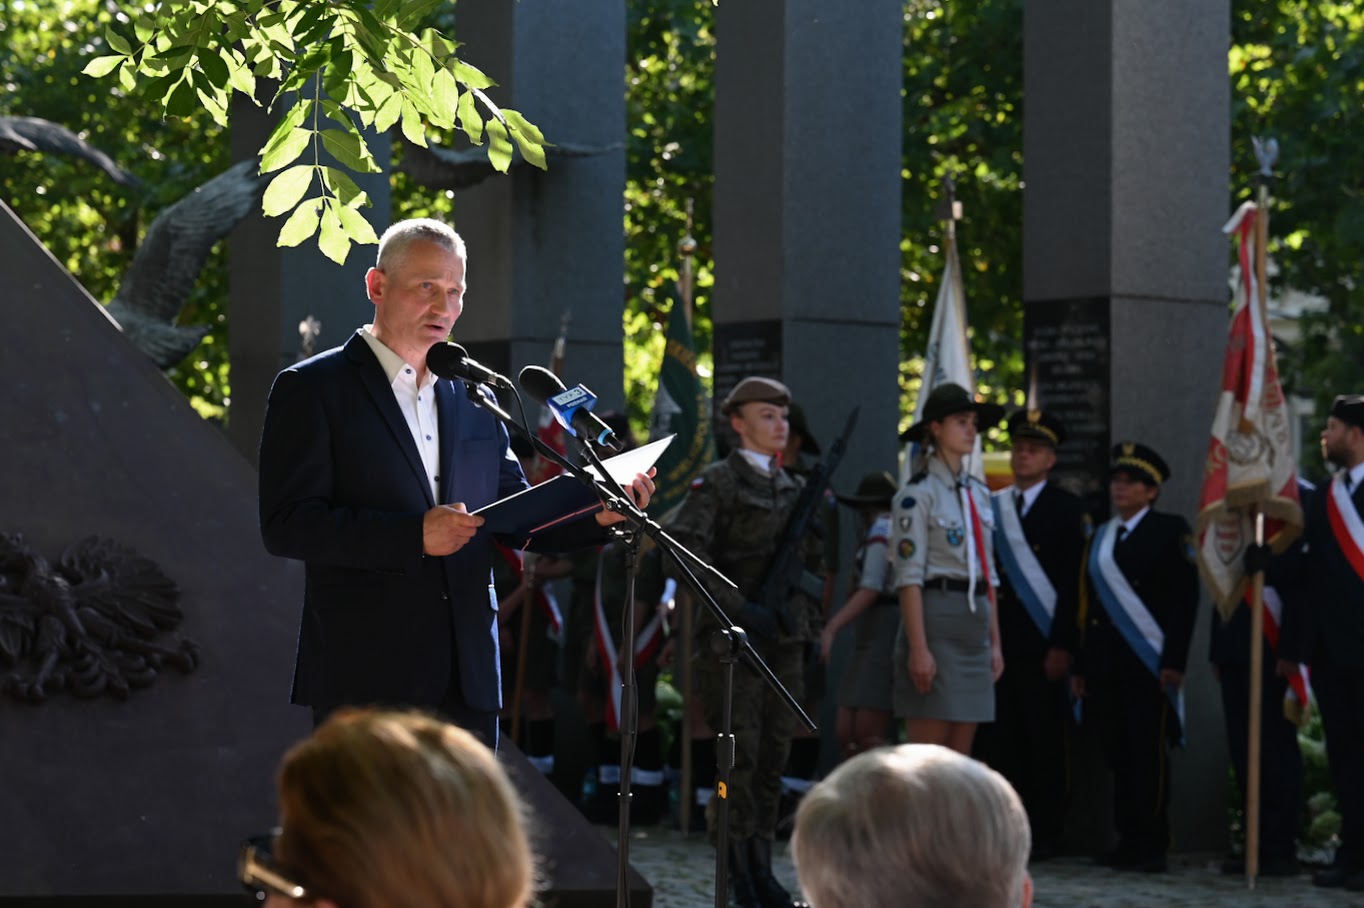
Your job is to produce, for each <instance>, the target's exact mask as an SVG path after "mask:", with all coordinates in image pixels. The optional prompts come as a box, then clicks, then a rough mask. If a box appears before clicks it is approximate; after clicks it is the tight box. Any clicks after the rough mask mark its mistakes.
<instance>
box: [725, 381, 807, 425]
mask: <svg viewBox="0 0 1364 908" xmlns="http://www.w3.org/2000/svg"><path fill="white" fill-rule="evenodd" d="M754 401H762V402H763V403H769V404H776V405H777V406H779V407H785V406H789V405H790V403H791V389H790V388H788V387H786V385H783V384H782V383H781V382H779V381H777V380H776V379H775V378H764V377H763V376H761V375H750V376H749V377H748V378H745V379H744V380H743V381H741V382H739V383H738V384H737V385H735V386H734V390H732V391H730V392H729V394H727V395H726V396H725V399H724V401H723V402H721V404H720V412H721V413H723V414H724V415H726V416H732V415H733V414H734V411H735V409H737V408H738V407H739V406H740V405H741V404H750V403H753V402H754Z"/></svg>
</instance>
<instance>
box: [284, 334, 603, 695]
mask: <svg viewBox="0 0 1364 908" xmlns="http://www.w3.org/2000/svg"><path fill="white" fill-rule="evenodd" d="M435 391H436V404H437V409H438V412H439V417H438V425H439V429H440V467H439V469H440V473H439V476H440V489H439V490H440V495H439V502H437V501H434V500H433V499H432V497H431V486H430V482H429V481H428V479H427V477H426V471H425V469H424V467H423V466H422V461H421V457H420V455H419V454H418V452H417V448H416V444H415V443H414V442H413V440H412V434H411V431H410V430H409V429H408V426H407V422H406V421H405V420H404V418H403V415H402V412H401V410H400V409H399V406H398V403H397V401H396V400H395V399H394V396H393V390H392V388H391V387H390V385H389V382H388V378H387V376H386V375H385V374H384V370H383V368H382V367H381V366H380V364H379V361H378V359H377V358H376V357H375V356H374V353H373V351H372V350H370V349H369V346H368V345H367V344H366V342H365V340H364V338H362V337H361V336H360V335H359V334H356V335H353V336H352V337H351V338H350V340H349V341H347V342H346V344H345V345H344V346H342V347H338V348H336V349H333V350H328V351H326V352H324V353H321V354H319V355H317V356H315V357H313V358H312V359H309V360H307V361H305V362H302V363H299V364H298V365H296V366H294V367H292V368H289V369H286V370H284V371H283V372H281V373H280V374H279V375H278V376H277V377H276V378H275V383H274V386H273V387H272V388H271V390H270V402H269V407H268V409H267V411H266V416H265V428H264V432H263V434H262V437H261V448H260V524H261V535H262V538H263V539H264V541H265V547H266V549H267V550H268V551H269V552H270V553H271V554H273V555H279V556H282V557H286V558H296V559H299V560H301V561H303V562H304V564H305V566H306V586H305V589H304V599H303V618H302V626H301V628H300V631H299V639H298V661H297V663H296V665H295V671H294V688H293V701H294V702H295V703H299V704H306V705H311V706H315V707H327V708H332V707H336V706H341V705H348V704H370V703H376V704H384V705H402V706H408V705H410V706H418V707H435V706H438V705H440V704H441V703H442V702H443V701H444V699H445V697H446V694H447V692H448V691H449V690H450V688H451V685H450V681H451V678H452V673H453V672H455V671H457V672H458V680H459V687H460V691H461V694H462V699H463V701H464V703H465V705H466V706H468V707H470V708H472V709H476V710H484V711H492V710H496V709H498V708H499V707H500V706H501V683H500V663H499V656H498V648H497V597H496V595H495V593H494V591H493V587H492V579H491V573H492V558H493V538H492V535H491V534H490V533H488V532H487V531H486V530H484V529H481V530H480V531H479V533H478V535H476V536H475V537H474V538H473V539H472V540H470V541H469V543H467V544H466V545H465V546H464V547H463V548H461V549H460V550H459V551H458V552H456V553H455V554H453V555H450V556H448V557H444V558H434V557H428V556H425V555H423V554H422V519H423V516H424V514H425V513H426V512H427V511H428V510H429V509H430V508H432V507H434V506H435V505H436V504H437V503H441V504H451V503H454V502H463V503H464V504H465V505H466V506H467V507H468V509H469V510H470V511H473V510H476V509H478V508H480V507H482V506H483V505H486V504H489V503H491V502H493V501H496V500H498V499H499V498H502V497H505V496H507V495H509V494H512V493H514V492H517V491H519V490H521V489H523V488H525V486H526V480H525V477H524V476H523V475H522V472H521V468H520V466H519V464H518V463H517V461H516V459H515V457H514V456H513V455H512V454H511V453H510V452H509V450H508V444H507V431H506V429H505V428H504V427H503V426H501V425H500V424H499V423H498V422H497V421H496V420H495V419H494V418H493V417H492V416H491V415H490V414H488V413H487V412H485V411H484V410H482V409H480V408H479V407H477V406H476V405H475V404H474V403H472V402H471V401H470V400H468V399H467V397H466V395H465V393H464V391H463V389H462V388H457V387H456V386H455V384H454V383H453V382H450V381H448V380H444V379H442V380H439V381H437V382H436V384H435ZM485 393H486V392H485ZM593 526H595V524H593Z"/></svg>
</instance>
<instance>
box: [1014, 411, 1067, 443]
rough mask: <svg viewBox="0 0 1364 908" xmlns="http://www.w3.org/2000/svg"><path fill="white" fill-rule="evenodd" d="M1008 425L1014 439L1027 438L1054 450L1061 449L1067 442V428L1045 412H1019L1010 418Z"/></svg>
mask: <svg viewBox="0 0 1364 908" xmlns="http://www.w3.org/2000/svg"><path fill="white" fill-rule="evenodd" d="M1007 425H1008V428H1009V437H1010V438H1013V439H1019V438H1027V439H1031V440H1032V441H1040V442H1042V444H1044V445H1051V446H1052V447H1053V448H1059V447H1060V446H1061V442H1063V441H1065V440H1066V427H1065V426H1063V425H1062V424H1061V420H1059V419H1057V418H1056V417H1055V416H1053V415H1052V414H1051V413H1048V412H1047V411H1045V410H1018V411H1016V412H1015V413H1014V414H1013V415H1012V416H1010V417H1009V422H1008V423H1007Z"/></svg>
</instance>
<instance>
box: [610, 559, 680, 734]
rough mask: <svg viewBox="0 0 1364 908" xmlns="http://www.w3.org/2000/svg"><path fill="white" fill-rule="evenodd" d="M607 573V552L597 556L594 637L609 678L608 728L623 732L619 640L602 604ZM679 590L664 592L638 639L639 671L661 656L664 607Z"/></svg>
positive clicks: (672, 584) (667, 588) (671, 587)
mask: <svg viewBox="0 0 1364 908" xmlns="http://www.w3.org/2000/svg"><path fill="white" fill-rule="evenodd" d="M605 569H606V548H603V549H602V550H601V553H600V554H599V555H597V582H596V584H595V585H594V586H593V587H592V613H593V616H594V617H593V622H592V632H593V633H592V636H593V638H594V639H595V640H596V644H597V659H598V661H599V662H600V663H601V666H602V671H603V672H604V673H605V674H606V685H607V691H606V727H607V728H608V729H609V730H611V731H616V730H618V729H619V728H620V693H621V687H622V682H621V678H620V666H619V665H617V664H616V661H617V658H618V655H617V654H618V651H617V649H616V640H615V638H614V637H613V636H612V634H611V623H610V622H609V621H607V620H606V606H605V605H604V604H603V603H602V596H601V576H602V573H603V572H604V571H605ZM676 589H677V584H676V582H675V581H673V580H669V581H668V582H667V585H666V586H665V587H664V589H663V598H662V599H661V600H660V601H659V608H657V609H655V610H654V616H653V617H652V618H650V619H649V623H648V624H646V625H645V626H644V629H643V630H641V631H640V632H639V634H638V635H637V636H636V637H635V668H636V669H638V668H640V667H642V666H643V665H644V664H645V663H646V662H648V661H649V659H651V658H652V657H653V655H654V653H656V652H658V646H659V642H660V641H661V640H662V638H663V613H664V609H663V603H665V602H668V601H670V600H671V599H672V598H673V591H674V590H676Z"/></svg>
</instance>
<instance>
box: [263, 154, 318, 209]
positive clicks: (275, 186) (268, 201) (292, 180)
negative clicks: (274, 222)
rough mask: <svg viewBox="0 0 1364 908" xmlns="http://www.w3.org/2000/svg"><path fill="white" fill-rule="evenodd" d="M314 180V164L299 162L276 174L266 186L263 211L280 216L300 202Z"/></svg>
mask: <svg viewBox="0 0 1364 908" xmlns="http://www.w3.org/2000/svg"><path fill="white" fill-rule="evenodd" d="M312 181H313V165H311V164H299V165H297V166H294V167H290V168H289V169H288V170H286V171H284V172H283V173H281V174H279V175H278V176H276V177H275V178H274V179H273V180H271V181H270V185H269V186H267V187H265V196H264V197H263V198H262V199H261V205H260V207H261V211H264V212H265V214H266V216H268V217H272V218H273V217H278V216H279V215H281V214H283V213H284V212H286V211H288V210H289V209H290V208H293V207H294V206H295V205H297V204H298V200H299V199H301V198H303V194H304V193H305V192H307V191H308V186H309V185H310V184H311V183H312Z"/></svg>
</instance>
